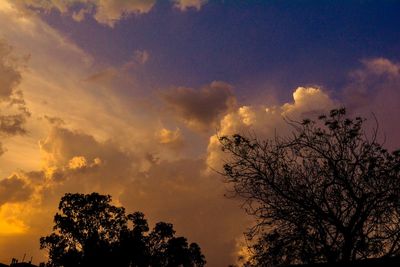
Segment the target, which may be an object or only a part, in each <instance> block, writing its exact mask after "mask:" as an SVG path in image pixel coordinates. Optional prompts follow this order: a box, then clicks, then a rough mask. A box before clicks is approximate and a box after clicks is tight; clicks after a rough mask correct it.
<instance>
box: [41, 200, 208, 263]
mask: <svg viewBox="0 0 400 267" xmlns="http://www.w3.org/2000/svg"><path fill="white" fill-rule="evenodd" d="M59 210H60V213H57V214H56V215H55V217H54V222H55V225H54V228H53V233H51V234H50V235H49V236H46V237H42V238H41V239H40V247H41V249H47V250H48V252H49V262H48V263H47V266H65V267H69V266H71V267H72V266H121V267H123V266H137V267H142V266H154V267H155V266H160V267H161V266H171V267H172V266H185V267H186V266H187V267H197V266H204V265H205V259H204V255H203V254H202V253H201V250H200V247H199V246H198V245H197V244H196V243H191V244H190V245H189V244H188V242H187V240H186V238H184V237H175V231H174V229H173V226H172V224H169V223H165V222H159V223H157V224H156V225H155V227H154V229H153V230H152V231H150V232H149V226H148V224H147V220H146V219H145V217H144V214H143V213H141V212H135V213H133V214H128V215H126V214H125V209H124V208H122V207H116V206H113V205H111V196H108V195H107V196H105V195H100V194H98V193H92V194H88V195H84V194H66V195H65V196H64V197H62V199H61V202H60V205H59ZM130 225H131V227H130Z"/></svg>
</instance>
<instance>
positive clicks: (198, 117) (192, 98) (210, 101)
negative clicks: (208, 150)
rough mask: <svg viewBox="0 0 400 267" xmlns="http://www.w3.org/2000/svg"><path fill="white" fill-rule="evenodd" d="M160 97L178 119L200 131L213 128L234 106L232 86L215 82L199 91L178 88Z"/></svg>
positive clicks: (234, 99)
mask: <svg viewBox="0 0 400 267" xmlns="http://www.w3.org/2000/svg"><path fill="white" fill-rule="evenodd" d="M161 97H162V99H163V100H164V101H165V103H166V105H167V107H168V108H169V109H170V110H172V111H173V113H174V114H175V116H176V117H177V118H178V119H180V120H182V121H183V122H184V123H185V124H186V125H187V126H188V127H190V128H192V129H195V130H200V131H207V130H210V129H212V128H213V127H215V126H216V122H217V121H218V119H219V118H220V117H221V116H223V115H224V114H225V113H226V112H228V111H229V110H231V109H232V108H233V107H234V106H235V104H236V98H235V96H234V95H233V93H232V86H231V85H229V84H227V83H224V82H217V81H214V82H212V83H211V84H210V85H208V86H205V87H203V88H201V89H200V90H195V89H193V88H186V87H178V88H176V89H172V90H169V91H166V92H163V93H161Z"/></svg>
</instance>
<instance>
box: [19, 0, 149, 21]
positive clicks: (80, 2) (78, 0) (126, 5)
mask: <svg viewBox="0 0 400 267" xmlns="http://www.w3.org/2000/svg"><path fill="white" fill-rule="evenodd" d="M16 3H17V4H19V5H20V6H23V7H29V8H32V9H40V10H45V11H50V10H57V11H59V12H61V13H64V14H69V13H71V15H72V18H73V19H75V20H76V21H82V20H83V19H84V18H85V16H88V15H89V16H93V17H94V19H95V20H96V21H97V22H99V23H101V24H105V25H108V26H110V27H113V26H114V25H115V23H116V22H118V21H119V20H121V19H123V18H125V17H128V16H130V15H135V14H142V13H148V12H149V11H150V10H151V9H152V8H153V6H154V4H155V0H133V1H126V0H75V1H63V0H62V1H59V0H50V1H41V0H17V1H16Z"/></svg>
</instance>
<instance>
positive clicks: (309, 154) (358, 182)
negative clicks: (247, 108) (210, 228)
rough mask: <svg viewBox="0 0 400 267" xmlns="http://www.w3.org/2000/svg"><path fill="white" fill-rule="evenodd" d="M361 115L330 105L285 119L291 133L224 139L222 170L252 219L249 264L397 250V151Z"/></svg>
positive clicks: (332, 258) (338, 258)
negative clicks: (326, 110) (316, 113)
mask: <svg viewBox="0 0 400 267" xmlns="http://www.w3.org/2000/svg"><path fill="white" fill-rule="evenodd" d="M364 121H365V120H364V119H362V118H359V117H357V118H355V119H351V118H347V117H346V111H345V109H336V110H332V111H331V112H330V114H329V115H327V116H326V115H322V116H320V117H319V118H318V120H316V121H314V120H311V119H306V120H304V121H302V122H293V121H288V123H289V125H290V126H291V127H292V128H293V133H292V135H291V136H289V137H279V136H277V137H275V138H274V139H271V140H263V141H261V140H258V139H257V138H255V137H244V136H241V135H233V136H232V137H226V136H223V137H221V138H220V142H221V144H222V147H223V151H225V152H226V153H228V154H229V156H230V160H228V162H227V163H226V164H225V165H224V171H223V175H225V177H226V179H227V181H228V182H230V183H232V185H233V193H234V194H233V196H235V197H239V198H242V199H243V200H244V206H245V208H246V211H247V212H248V213H249V214H251V215H253V216H255V218H256V219H257V223H256V225H255V226H254V227H253V228H252V229H250V230H249V232H248V235H249V239H252V240H253V241H255V242H253V245H252V247H251V250H252V252H253V257H252V258H251V260H250V262H248V263H247V265H248V266H251V265H254V266H269V265H281V264H295V263H316V262H340V261H342V262H348V261H353V260H357V259H365V258H370V257H382V256H394V255H399V254H400V242H399V240H400V205H399V204H400V203H399V194H400V152H399V151H394V152H392V153H390V152H388V151H387V150H386V149H384V148H383V146H382V144H380V143H379V142H378V141H377V133H378V131H377V129H374V130H373V131H372V134H370V136H369V137H368V135H367V133H366V132H365V131H364V129H363V123H364Z"/></svg>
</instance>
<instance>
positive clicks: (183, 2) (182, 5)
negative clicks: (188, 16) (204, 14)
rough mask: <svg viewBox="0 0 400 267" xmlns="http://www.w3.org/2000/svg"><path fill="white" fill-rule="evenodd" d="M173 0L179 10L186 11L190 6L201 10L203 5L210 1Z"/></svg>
mask: <svg viewBox="0 0 400 267" xmlns="http://www.w3.org/2000/svg"><path fill="white" fill-rule="evenodd" d="M172 2H173V3H174V6H175V7H176V8H178V9H179V10H181V11H186V10H187V9H190V8H195V9H197V10H200V9H201V7H202V6H203V5H205V4H206V3H207V2H208V0H172Z"/></svg>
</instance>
